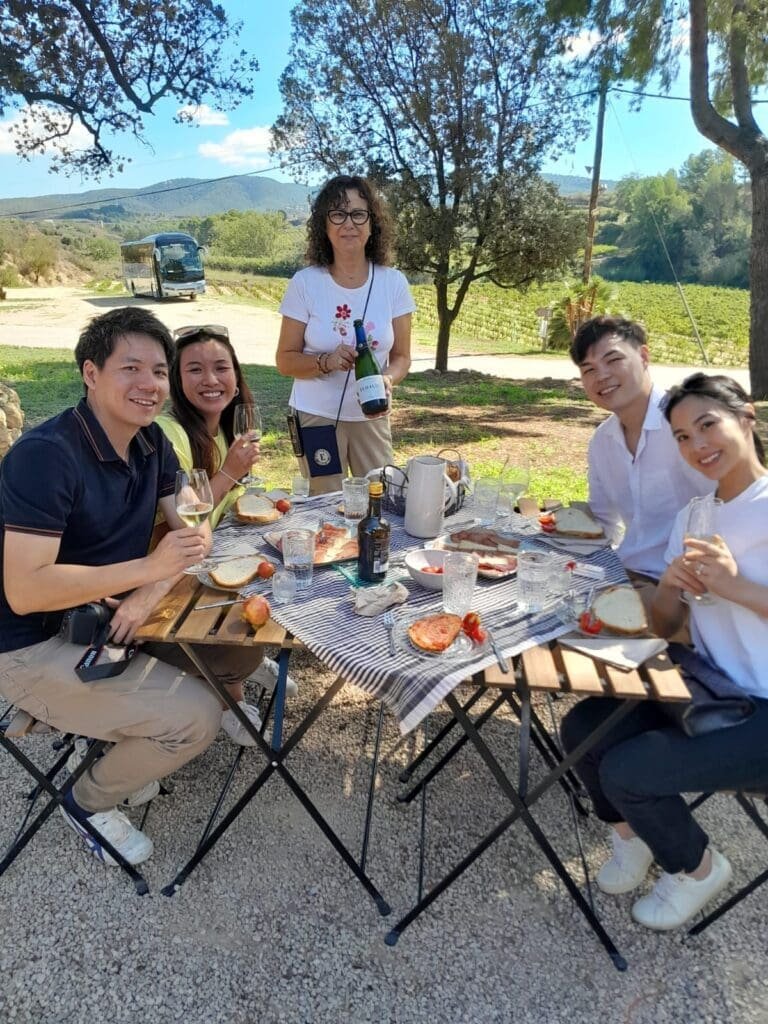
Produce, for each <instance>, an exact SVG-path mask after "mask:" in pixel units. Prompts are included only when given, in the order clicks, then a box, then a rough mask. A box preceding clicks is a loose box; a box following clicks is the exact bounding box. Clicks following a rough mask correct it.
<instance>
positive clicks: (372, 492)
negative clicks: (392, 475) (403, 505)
mask: <svg viewBox="0 0 768 1024" xmlns="http://www.w3.org/2000/svg"><path fill="white" fill-rule="evenodd" d="M383 493H384V484H383V483H382V482H381V480H371V482H370V483H369V484H368V496H369V497H371V498H380V497H381V496H382V494H383Z"/></svg>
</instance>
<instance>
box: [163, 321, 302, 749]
mask: <svg viewBox="0 0 768 1024" xmlns="http://www.w3.org/2000/svg"><path fill="white" fill-rule="evenodd" d="M174 338H175V341H176V355H175V358H174V360H173V364H172V366H171V373H170V385H171V412H170V413H163V414H162V415H160V416H158V418H157V423H158V424H159V425H160V427H161V428H162V430H163V432H164V433H165V435H166V437H167V438H168V440H169V441H170V442H171V445H172V446H173V450H174V451H175V452H176V455H177V457H178V460H179V465H180V466H181V468H182V469H187V470H189V469H192V467H193V466H194V467H195V468H197V469H204V470H205V471H206V473H207V474H208V478H209V480H210V481H211V489H212V490H213V501H214V509H213V512H212V514H211V516H210V523H211V527H212V528H215V526H216V524H217V523H218V522H219V520H220V519H221V517H222V516H223V515H224V513H225V512H226V511H227V509H228V508H230V506H231V505H233V504H234V502H235V501H237V499H238V498H239V497H240V495H241V494H242V493H243V490H244V488H243V487H242V486H241V485H240V484H239V483H238V481H239V479H240V477H242V476H245V475H246V474H247V473H248V472H249V470H250V468H251V466H252V465H253V464H254V463H255V462H258V459H259V444H258V442H257V441H254V442H252V441H246V440H242V439H241V440H238V439H236V438H235V434H234V419H235V406H236V405H238V404H239V403H241V402H243V403H250V402H253V397H252V395H251V391H250V389H249V387H248V384H247V383H246V381H245V379H244V377H243V372H242V370H241V369H240V363H239V362H238V359H237V356H236V355H235V350H234V348H233V347H232V344H231V342H230V340H229V331H228V330H227V328H226V327H224V326H222V325H221V324H210V325H207V326H202V327H180V328H179V329H178V330H177V331H175V332H174ZM276 677H277V665H276V664H275V662H274V661H272V660H271V659H269V658H264V660H263V661H262V663H261V665H259V667H258V669H257V670H256V672H255V673H254V674H253V675H252V676H251V677H250V678H251V680H252V681H253V682H256V683H258V684H259V685H261V686H264V687H266V688H271V687H273V686H274V681H275V679H276ZM289 690H293V691H294V692H295V684H294V683H293V681H292V680H291V681H290V684H289ZM231 692H233V696H234V698H235V700H237V701H238V703H239V704H240V707H241V708H242V710H243V711H244V712H245V714H246V715H247V716H248V717H249V718H250V719H251V721H253V722H254V723H255V724H256V726H257V728H258V727H259V726H260V725H261V720H260V718H259V713H258V710H257V708H255V707H254V706H253V705H251V704H246V703H245V701H244V699H243V691H242V684H240V685H239V686H238V687H237V691H236V692H234V691H231ZM221 724H222V726H223V728H224V730H225V731H226V732H227V733H228V735H229V736H230V737H231V738H232V739H233V740H234V741H235V742H236V743H241V744H244V745H246V746H250V745H251V744H252V742H253V741H252V740H251V737H250V736H249V735H248V733H247V732H246V731H245V729H243V727H242V726H241V724H240V722H238V720H237V718H236V717H235V715H234V714H233V713H232V712H231V711H230V710H229V709H227V710H226V711H225V712H224V714H223V715H222V719H221Z"/></svg>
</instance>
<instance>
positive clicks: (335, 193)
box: [306, 174, 392, 267]
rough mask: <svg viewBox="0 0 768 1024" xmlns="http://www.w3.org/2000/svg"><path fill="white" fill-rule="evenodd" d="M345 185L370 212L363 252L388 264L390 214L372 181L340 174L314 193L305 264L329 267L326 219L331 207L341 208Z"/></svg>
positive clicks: (378, 261) (331, 252) (370, 258)
mask: <svg viewBox="0 0 768 1024" xmlns="http://www.w3.org/2000/svg"><path fill="white" fill-rule="evenodd" d="M348 188H351V189H354V190H355V191H357V192H359V193H360V195H361V196H362V197H363V199H365V201H366V203H367V204H368V209H369V210H370V212H371V220H370V224H371V237H370V238H369V239H368V241H367V242H366V243H365V255H366V256H367V257H368V259H369V260H370V261H371V263H376V264H378V265H379V266H387V264H388V263H389V262H390V259H391V248H392V222H391V220H390V217H389V213H388V211H387V208H386V206H385V205H384V201H383V200H382V199H381V197H380V196H379V195H378V193H377V192H376V190H375V188H374V187H373V185H372V184H371V182H370V181H368V179H367V178H361V177H359V176H358V175H356V174H339V175H337V176H336V177H335V178H331V180H330V181H327V182H326V183H325V185H323V187H322V188H321V189H320V191H319V192H318V193H317V195H316V196H315V199H314V202H313V203H312V213H311V214H310V217H309V220H308V221H307V253H306V258H307V263H309V264H311V265H313V266H316V267H329V266H330V265H331V264H332V263H333V248H332V247H331V243H330V242H329V241H328V232H327V231H326V227H325V222H326V218H327V217H328V213H329V212H330V211H331V210H343V209H344V207H345V205H346V201H347V194H346V193H347V189H348Z"/></svg>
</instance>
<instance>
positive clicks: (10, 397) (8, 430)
mask: <svg viewBox="0 0 768 1024" xmlns="http://www.w3.org/2000/svg"><path fill="white" fill-rule="evenodd" d="M23 426H24V413H23V412H22V409H21V402H20V401H19V396H18V395H17V394H16V392H15V391H14V390H13V388H9V387H8V385H7V384H0V459H2V458H3V456H4V455H5V453H6V452H7V451H8V449H9V448H10V447H11V445H12V444H13V442H14V441H15V440H16V438H17V437H20V436H21V428H22V427H23Z"/></svg>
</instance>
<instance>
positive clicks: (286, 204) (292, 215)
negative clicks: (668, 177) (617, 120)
mask: <svg viewBox="0 0 768 1024" xmlns="http://www.w3.org/2000/svg"><path fill="white" fill-rule="evenodd" d="M543 177H544V179H545V180H546V181H551V182H552V183H553V184H554V185H556V186H557V188H558V189H559V190H560V192H561V194H562V195H565V196H573V195H581V194H588V193H589V189H590V185H591V182H590V179H589V178H582V177H577V176H574V175H563V174H545V175H543ZM602 184H603V185H605V186H607V187H608V188H613V186H614V184H615V182H608V181H605V182H603V183H602ZM310 192H311V188H310V187H309V186H307V185H295V184H292V183H286V182H282V181H275V180H274V178H261V177H255V176H251V175H237V176H236V177H232V178H226V179H219V180H217V181H205V180H203V179H199V178H173V179H171V180H170V181H160V182H157V183H156V184H154V185H147V186H145V187H144V188H142V189H127V188H103V189H92V190H90V191H87V192H80V193H76V194H73V195H61V194H59V195H56V194H53V195H47V196H32V197H21V198H17V199H0V214H4V215H5V216H18V217H23V218H24V219H28V220H41V219H50V220H103V221H113V220H124V219H126V218H129V217H144V216H146V217H208V216H210V215H211V214H215V213H226V212H227V210H259V211H262V212H264V211H267V210H284V211H285V213H286V215H287V217H288V219H289V220H291V219H299V220H303V219H304V218H305V217H306V216H307V214H308V213H309V195H310Z"/></svg>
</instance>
